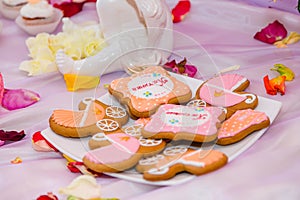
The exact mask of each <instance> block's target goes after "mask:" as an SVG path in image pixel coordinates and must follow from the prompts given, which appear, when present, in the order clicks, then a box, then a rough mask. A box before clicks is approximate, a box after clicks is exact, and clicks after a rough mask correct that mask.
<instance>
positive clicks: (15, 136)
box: [0, 130, 26, 146]
mask: <svg viewBox="0 0 300 200" xmlns="http://www.w3.org/2000/svg"><path fill="white" fill-rule="evenodd" d="M25 135H26V134H25V132H24V131H23V130H22V131H20V132H17V131H5V130H0V143H1V144H2V145H3V144H4V143H5V142H6V141H13V142H16V141H20V140H22V139H23V138H24V137H25ZM1 141H2V142H1ZM0 146H1V145H0Z"/></svg>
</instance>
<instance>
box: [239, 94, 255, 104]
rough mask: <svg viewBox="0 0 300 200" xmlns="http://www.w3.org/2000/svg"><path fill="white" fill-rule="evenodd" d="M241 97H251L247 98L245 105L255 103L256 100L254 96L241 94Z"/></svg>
mask: <svg viewBox="0 0 300 200" xmlns="http://www.w3.org/2000/svg"><path fill="white" fill-rule="evenodd" d="M242 96H246V97H249V96H250V97H251V98H247V99H246V100H245V103H247V104H251V103H253V102H254V101H255V99H256V96H255V95H254V94H242Z"/></svg>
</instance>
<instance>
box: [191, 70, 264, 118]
mask: <svg viewBox="0 0 300 200" xmlns="http://www.w3.org/2000/svg"><path fill="white" fill-rule="evenodd" d="M249 84H250V81H249V80H248V79H247V78H246V77H244V76H242V75H238V74H221V75H218V76H216V77H214V78H211V79H209V80H207V81H206V82H204V83H203V84H201V85H200V86H199V88H198V89H197V91H196V96H195V99H201V100H203V101H205V102H206V103H207V104H208V105H210V106H219V107H223V108H225V109H226V111H227V113H226V118H229V117H230V116H231V115H232V114H233V113H234V112H235V111H237V110H241V109H248V108H251V109H254V108H256V106H257V105H258V98H257V96H256V95H255V94H252V93H247V92H244V90H245V89H246V88H247V87H248V86H249Z"/></svg>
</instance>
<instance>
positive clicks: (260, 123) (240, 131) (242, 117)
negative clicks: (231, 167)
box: [217, 109, 270, 145]
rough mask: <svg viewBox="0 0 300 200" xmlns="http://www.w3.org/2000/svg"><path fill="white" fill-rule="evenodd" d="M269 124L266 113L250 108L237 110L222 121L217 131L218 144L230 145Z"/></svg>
mask: <svg viewBox="0 0 300 200" xmlns="http://www.w3.org/2000/svg"><path fill="white" fill-rule="evenodd" d="M269 125H270V119H269V117H268V116H267V115H266V113H264V112H261V111H256V110H252V109H246V110H238V111H236V112H235V113H234V114H233V115H232V116H231V117H230V118H229V119H227V120H226V121H224V122H223V123H222V126H221V128H220V130H219V133H218V141H217V144H219V145H230V144H233V143H236V142H239V141H241V140H242V139H244V138H245V137H247V136H248V135H250V134H252V133H254V132H255V131H257V130H261V129H263V128H266V127H268V126H269Z"/></svg>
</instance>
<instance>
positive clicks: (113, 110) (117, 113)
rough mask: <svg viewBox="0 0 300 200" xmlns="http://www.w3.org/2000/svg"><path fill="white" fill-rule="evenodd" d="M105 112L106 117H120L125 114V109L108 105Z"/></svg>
mask: <svg viewBox="0 0 300 200" xmlns="http://www.w3.org/2000/svg"><path fill="white" fill-rule="evenodd" d="M105 113H106V115H107V116H108V117H113V118H122V117H125V116H126V111H125V109H124V108H121V107H118V106H110V107H108V108H106V110H105Z"/></svg>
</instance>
